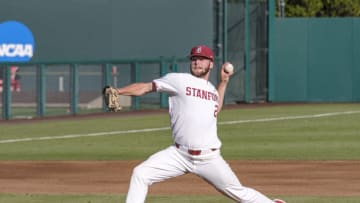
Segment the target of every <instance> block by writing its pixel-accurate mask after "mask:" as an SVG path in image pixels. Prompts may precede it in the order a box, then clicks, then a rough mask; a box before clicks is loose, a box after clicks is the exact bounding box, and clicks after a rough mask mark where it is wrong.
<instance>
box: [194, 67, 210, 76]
mask: <svg viewBox="0 0 360 203" xmlns="http://www.w3.org/2000/svg"><path fill="white" fill-rule="evenodd" d="M209 71H210V65H209V66H207V67H206V68H204V69H203V71H202V72H200V73H199V72H194V71H193V69H192V68H191V65H190V72H191V74H192V75H193V76H196V77H198V78H202V77H204V76H205V75H207V74H208V73H209Z"/></svg>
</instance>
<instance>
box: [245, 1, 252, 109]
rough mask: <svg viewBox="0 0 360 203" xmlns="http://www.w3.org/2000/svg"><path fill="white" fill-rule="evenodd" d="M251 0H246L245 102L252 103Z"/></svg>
mask: <svg viewBox="0 0 360 203" xmlns="http://www.w3.org/2000/svg"><path fill="white" fill-rule="evenodd" d="M249 9H250V6H249V0H245V56H244V57H245V60H244V61H245V102H246V103H250V101H251V95H250V42H249V40H250V19H249V18H250V12H249Z"/></svg>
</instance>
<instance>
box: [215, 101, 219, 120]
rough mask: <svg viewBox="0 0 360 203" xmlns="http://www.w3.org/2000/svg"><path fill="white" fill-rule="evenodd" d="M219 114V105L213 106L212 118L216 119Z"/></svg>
mask: <svg viewBox="0 0 360 203" xmlns="http://www.w3.org/2000/svg"><path fill="white" fill-rule="evenodd" d="M218 113H219V105H217V104H216V105H215V111H214V117H215V118H216V117H217V115H218Z"/></svg>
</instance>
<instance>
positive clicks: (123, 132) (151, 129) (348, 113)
mask: <svg viewBox="0 0 360 203" xmlns="http://www.w3.org/2000/svg"><path fill="white" fill-rule="evenodd" d="M358 113H360V111H344V112H333V113H323V114H313V115H303V116H285V117H275V118H259V119H253V120H237V121H223V122H218V124H219V125H233V124H241V123H256V122H270V121H281V120H294V119H308V118H321V117H330V116H338V115H350V114H358ZM165 130H170V127H161V128H145V129H139V130H121V131H110V132H98V133H86V134H70V135H59V136H46V137H35V138H19V139H8V140H0V144H5V143H15V142H31V141H41V140H58V139H70V138H79V137H98V136H108V135H119V134H132V133H142V132H156V131H165Z"/></svg>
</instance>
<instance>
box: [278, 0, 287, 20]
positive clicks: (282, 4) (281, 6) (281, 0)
mask: <svg viewBox="0 0 360 203" xmlns="http://www.w3.org/2000/svg"><path fill="white" fill-rule="evenodd" d="M278 4H279V10H280V17H281V18H284V17H285V0H279V1H278Z"/></svg>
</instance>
